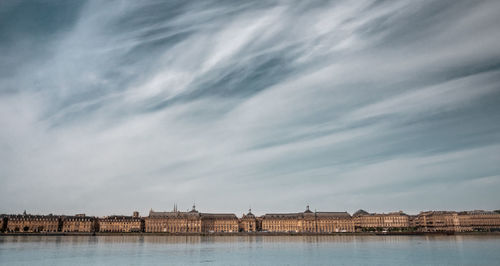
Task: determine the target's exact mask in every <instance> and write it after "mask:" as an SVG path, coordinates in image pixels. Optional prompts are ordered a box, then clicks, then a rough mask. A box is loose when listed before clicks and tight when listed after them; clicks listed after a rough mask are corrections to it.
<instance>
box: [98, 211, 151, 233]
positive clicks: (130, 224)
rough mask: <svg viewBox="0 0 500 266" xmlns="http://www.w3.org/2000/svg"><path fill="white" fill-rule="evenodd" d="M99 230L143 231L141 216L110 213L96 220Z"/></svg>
mask: <svg viewBox="0 0 500 266" xmlns="http://www.w3.org/2000/svg"><path fill="white" fill-rule="evenodd" d="M98 227H99V232H113V233H131V232H143V231H144V222H143V220H142V219H141V217H139V216H138V215H137V216H123V215H112V216H107V217H104V218H99V220H98Z"/></svg>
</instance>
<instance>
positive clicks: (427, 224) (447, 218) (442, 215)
mask: <svg viewBox="0 0 500 266" xmlns="http://www.w3.org/2000/svg"><path fill="white" fill-rule="evenodd" d="M414 224H415V226H416V227H417V228H418V230H419V231H422V232H460V231H461V228H460V220H459V218H458V213H457V212H454V211H426V212H421V213H420V214H418V215H417V217H416V218H415V221H414Z"/></svg>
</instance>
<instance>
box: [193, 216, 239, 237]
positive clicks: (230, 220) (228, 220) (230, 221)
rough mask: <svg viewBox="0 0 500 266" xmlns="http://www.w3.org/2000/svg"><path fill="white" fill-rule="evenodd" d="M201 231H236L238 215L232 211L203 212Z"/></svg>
mask: <svg viewBox="0 0 500 266" xmlns="http://www.w3.org/2000/svg"><path fill="white" fill-rule="evenodd" d="M201 231H202V232H204V233H214V232H215V233H218V232H221V233H224V232H225V233H236V232H238V217H236V215H234V214H232V213H202V214H201Z"/></svg>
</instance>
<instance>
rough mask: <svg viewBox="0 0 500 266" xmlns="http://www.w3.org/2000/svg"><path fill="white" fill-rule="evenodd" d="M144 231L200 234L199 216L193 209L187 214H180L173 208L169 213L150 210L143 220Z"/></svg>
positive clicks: (175, 207) (194, 208)
mask: <svg viewBox="0 0 500 266" xmlns="http://www.w3.org/2000/svg"><path fill="white" fill-rule="evenodd" d="M144 224H145V231H146V232H149V233H154V232H158V233H160V232H161V233H200V232H201V215H200V213H199V212H198V211H197V210H196V207H195V206H194V205H193V208H192V210H191V211H189V212H181V211H178V210H177V206H174V209H173V211H171V212H155V211H153V210H151V211H150V212H149V216H148V217H145V218H144Z"/></svg>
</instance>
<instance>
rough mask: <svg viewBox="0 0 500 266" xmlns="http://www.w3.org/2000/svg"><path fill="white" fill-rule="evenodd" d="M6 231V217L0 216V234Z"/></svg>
mask: <svg viewBox="0 0 500 266" xmlns="http://www.w3.org/2000/svg"><path fill="white" fill-rule="evenodd" d="M6 229H7V216H6V215H4V214H2V215H0V232H5V230H6Z"/></svg>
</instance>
